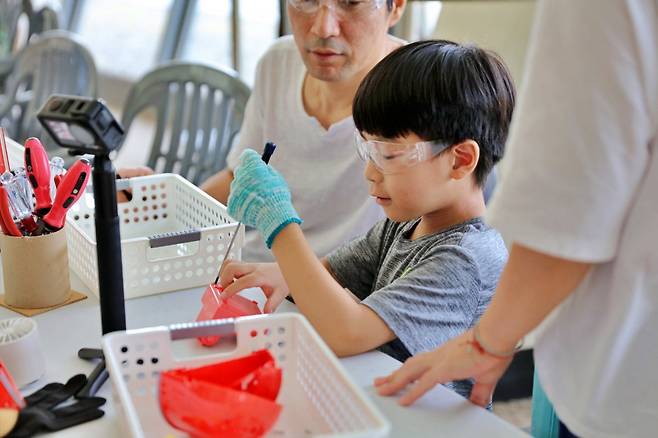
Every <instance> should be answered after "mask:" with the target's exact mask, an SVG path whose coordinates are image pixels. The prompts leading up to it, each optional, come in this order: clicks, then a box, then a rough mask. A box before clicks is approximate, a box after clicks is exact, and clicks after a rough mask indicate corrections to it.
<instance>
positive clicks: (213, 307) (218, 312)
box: [196, 283, 261, 347]
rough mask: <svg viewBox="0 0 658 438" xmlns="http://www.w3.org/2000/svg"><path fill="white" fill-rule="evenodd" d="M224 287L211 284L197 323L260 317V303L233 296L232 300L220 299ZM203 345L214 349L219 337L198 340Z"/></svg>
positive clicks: (202, 297) (203, 297)
mask: <svg viewBox="0 0 658 438" xmlns="http://www.w3.org/2000/svg"><path fill="white" fill-rule="evenodd" d="M222 290H223V289H222V287H221V286H220V285H218V284H214V283H211V284H210V285H209V286H208V287H207V288H206V290H205V292H203V295H202V296H201V303H202V307H201V311H200V312H199V315H198V316H197V317H196V320H197V321H208V320H211V319H224V318H237V317H240V316H248V315H260V314H261V311H260V309H259V308H258V303H256V302H255V301H251V300H248V299H247V298H244V297H241V296H240V295H233V296H232V297H231V298H229V299H226V300H223V299H221V298H220V295H221V293H222ZM198 340H199V342H200V343H201V345H203V346H205V347H212V346H213V345H215V344H216V343H217V342H219V336H204V337H201V338H198Z"/></svg>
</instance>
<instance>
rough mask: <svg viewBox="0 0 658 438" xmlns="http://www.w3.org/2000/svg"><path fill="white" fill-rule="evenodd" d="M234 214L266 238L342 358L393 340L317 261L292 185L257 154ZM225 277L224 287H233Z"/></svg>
mask: <svg viewBox="0 0 658 438" xmlns="http://www.w3.org/2000/svg"><path fill="white" fill-rule="evenodd" d="M228 212H229V214H230V215H231V216H232V217H234V218H235V219H238V220H241V221H242V222H243V223H245V224H246V225H250V226H255V227H256V228H257V229H258V231H259V232H260V233H261V234H262V235H263V237H264V238H265V241H266V244H267V245H268V247H271V248H272V249H273V251H274V255H275V257H276V258H277V261H278V264H279V267H280V269H281V272H282V273H283V277H284V278H285V282H286V283H287V285H288V287H289V288H290V291H291V294H292V296H293V297H294V298H295V302H296V304H297V305H298V306H299V309H300V310H301V311H302V313H303V314H304V315H305V316H306V317H307V318H308V319H309V320H310V322H311V323H312V324H313V325H314V326H315V328H316V330H318V332H319V333H320V335H321V336H322V337H323V338H324V339H325V341H326V342H327V343H328V344H329V346H330V347H331V348H332V349H333V350H334V351H335V352H336V353H337V354H339V355H348V354H356V353H360V352H363V351H367V350H369V349H372V348H374V347H376V346H378V345H381V344H383V343H385V342H387V341H388V340H391V339H393V335H392V333H391V332H390V330H388V327H387V326H386V324H384V322H383V321H382V320H381V319H380V318H379V317H378V316H377V315H376V314H375V313H374V312H373V311H372V310H370V309H368V308H367V307H366V306H364V305H362V304H359V303H357V302H355V301H354V300H353V298H352V296H351V295H350V293H349V292H347V291H346V290H344V289H343V287H342V286H341V285H340V284H339V283H338V282H337V281H336V280H334V278H333V277H332V275H331V274H330V273H329V271H328V270H327V269H326V267H325V266H323V263H322V262H321V261H320V260H319V259H318V258H317V257H316V256H315V254H314V253H313V251H312V249H311V248H310V246H309V244H308V242H307V241H306V239H305V238H304V236H303V234H302V231H301V228H300V227H299V224H300V223H301V219H300V218H299V217H298V215H297V212H296V211H295V209H294V208H293V206H292V203H291V195H290V191H289V190H288V187H287V184H286V183H285V181H284V180H283V178H282V177H281V175H279V174H278V173H277V172H276V171H275V170H274V169H272V168H271V167H270V166H267V165H266V164H265V163H264V162H263V161H262V160H261V158H260V156H259V155H258V153H256V152H255V151H253V150H246V151H245V152H244V153H243V154H242V155H241V157H240V165H239V166H238V167H237V168H236V170H235V174H234V180H233V183H232V184H231V196H230V198H229V202H228ZM273 245H274V246H273ZM224 276H225V277H226V278H223V279H222V284H230V283H231V282H232V281H233V279H232V278H229V277H228V276H227V275H226V273H225V274H224ZM238 281H240V280H238ZM235 289H237V288H234V289H233V293H234V291H235ZM297 300H299V301H297Z"/></svg>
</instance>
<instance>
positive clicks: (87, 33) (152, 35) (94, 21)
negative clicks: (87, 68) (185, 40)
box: [78, 0, 221, 79]
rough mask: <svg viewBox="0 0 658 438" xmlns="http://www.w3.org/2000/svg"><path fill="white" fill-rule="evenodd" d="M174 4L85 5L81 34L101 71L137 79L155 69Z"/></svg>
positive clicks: (110, 0) (117, 0) (143, 0)
mask: <svg viewBox="0 0 658 438" xmlns="http://www.w3.org/2000/svg"><path fill="white" fill-rule="evenodd" d="M171 3H172V1H171V0H139V1H134V0H88V1H86V2H84V3H83V4H84V9H83V10H82V15H81V18H80V25H79V29H78V33H80V35H81V36H82V38H83V40H84V41H85V43H86V44H87V46H88V47H89V48H90V50H91V51H92V53H93V55H94V58H95V60H96V65H97V67H98V69H99V70H100V72H101V73H104V74H109V75H111V76H119V77H126V78H129V79H135V78H138V77H139V76H141V75H142V74H144V73H145V72H146V71H147V70H149V69H150V68H152V67H153V66H154V65H155V64H156V59H157V53H158V48H159V47H160V41H161V39H162V35H163V32H164V31H165V27H166V26H165V23H166V21H167V15H168V12H169V9H170V7H171ZM218 3H221V2H220V1H218Z"/></svg>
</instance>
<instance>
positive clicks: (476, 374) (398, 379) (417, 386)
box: [375, 330, 512, 407]
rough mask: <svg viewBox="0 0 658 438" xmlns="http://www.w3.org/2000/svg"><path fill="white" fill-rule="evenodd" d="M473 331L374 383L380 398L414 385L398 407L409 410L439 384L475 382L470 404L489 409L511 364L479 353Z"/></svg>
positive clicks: (505, 360)
mask: <svg viewBox="0 0 658 438" xmlns="http://www.w3.org/2000/svg"><path fill="white" fill-rule="evenodd" d="M472 340H473V331H472V330H469V331H467V332H466V333H464V334H462V335H460V336H457V337H456V338H453V339H451V340H450V341H448V342H446V343H445V344H443V345H442V346H441V347H439V348H438V349H436V350H434V351H430V352H426V353H420V354H417V355H416V356H414V357H411V358H409V359H408V360H407V361H406V362H405V363H404V364H403V365H402V367H401V368H400V369H398V370H397V371H395V372H393V373H392V374H390V375H388V376H386V377H379V378H377V379H375V387H376V388H377V391H378V392H379V394H380V395H392V394H395V393H396V392H398V391H400V390H402V389H404V388H405V387H406V386H407V385H408V384H410V383H414V382H415V383H414V385H413V386H412V387H411V388H410V389H409V391H407V393H405V394H404V395H403V396H402V397H400V401H399V403H400V404H401V405H403V406H408V405H410V404H412V403H413V402H415V401H416V400H418V399H419V398H420V397H421V396H422V395H423V394H425V393H426V392H427V391H429V390H430V389H432V388H433V387H434V386H436V385H438V384H440V383H446V382H450V381H452V380H461V379H468V378H473V379H475V384H474V385H473V390H472V391H471V402H473V403H475V404H477V405H480V406H482V407H486V406H487V405H488V404H489V403H490V402H491V397H492V395H493V390H494V388H495V387H496V383H498V380H499V379H500V377H501V376H502V375H503V373H504V372H505V370H506V369H507V367H508V365H509V363H510V362H511V361H512V356H510V357H509V358H498V357H496V356H491V355H489V354H486V353H480V352H478V351H477V349H476V348H475V347H474V346H473V344H472Z"/></svg>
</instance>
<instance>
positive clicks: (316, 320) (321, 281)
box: [272, 224, 395, 356]
mask: <svg viewBox="0 0 658 438" xmlns="http://www.w3.org/2000/svg"><path fill="white" fill-rule="evenodd" d="M272 251H273V253H274V256H275V257H276V259H277V262H278V264H279V266H280V268H281V272H282V273H283V276H284V277H285V279H286V282H287V283H288V285H289V287H290V292H291V295H292V296H293V298H294V299H295V304H297V306H298V307H299V309H300V311H301V312H302V313H303V314H304V316H306V317H307V318H308V320H309V321H310V322H311V324H313V326H314V327H315V329H316V330H317V331H318V333H319V334H320V336H322V338H323V339H324V340H325V342H326V343H327V344H328V345H329V347H330V348H331V349H332V350H333V351H334V352H335V353H336V354H337V355H338V356H348V355H353V354H358V353H362V352H364V351H368V350H372V349H373V348H377V347H379V346H380V345H382V344H385V343H386V342H389V341H391V340H393V339H395V334H394V333H393V332H392V331H391V330H390V329H389V328H388V326H387V325H386V323H385V322H384V321H383V320H382V319H381V318H380V317H379V316H378V315H377V314H376V313H375V312H374V311H372V310H371V309H370V308H368V307H367V306H364V305H363V304H360V303H358V302H356V301H354V299H353V298H352V296H351V295H350V294H349V293H347V291H346V290H345V289H343V287H342V286H341V285H340V284H339V283H338V282H337V281H336V280H335V279H334V278H333V277H332V275H331V274H330V272H329V271H328V270H327V268H326V267H325V266H323V263H322V262H321V261H320V260H318V258H317V257H316V256H315V254H314V253H313V250H312V249H311V247H310V246H309V244H308V242H307V241H306V239H305V238H304V234H303V233H302V230H301V228H300V227H299V225H296V224H292V225H288V226H287V227H285V228H284V229H283V230H282V231H281V232H280V233H279V234H278V236H277V237H276V239H275V240H274V243H273V245H272ZM325 263H326V260H325Z"/></svg>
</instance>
